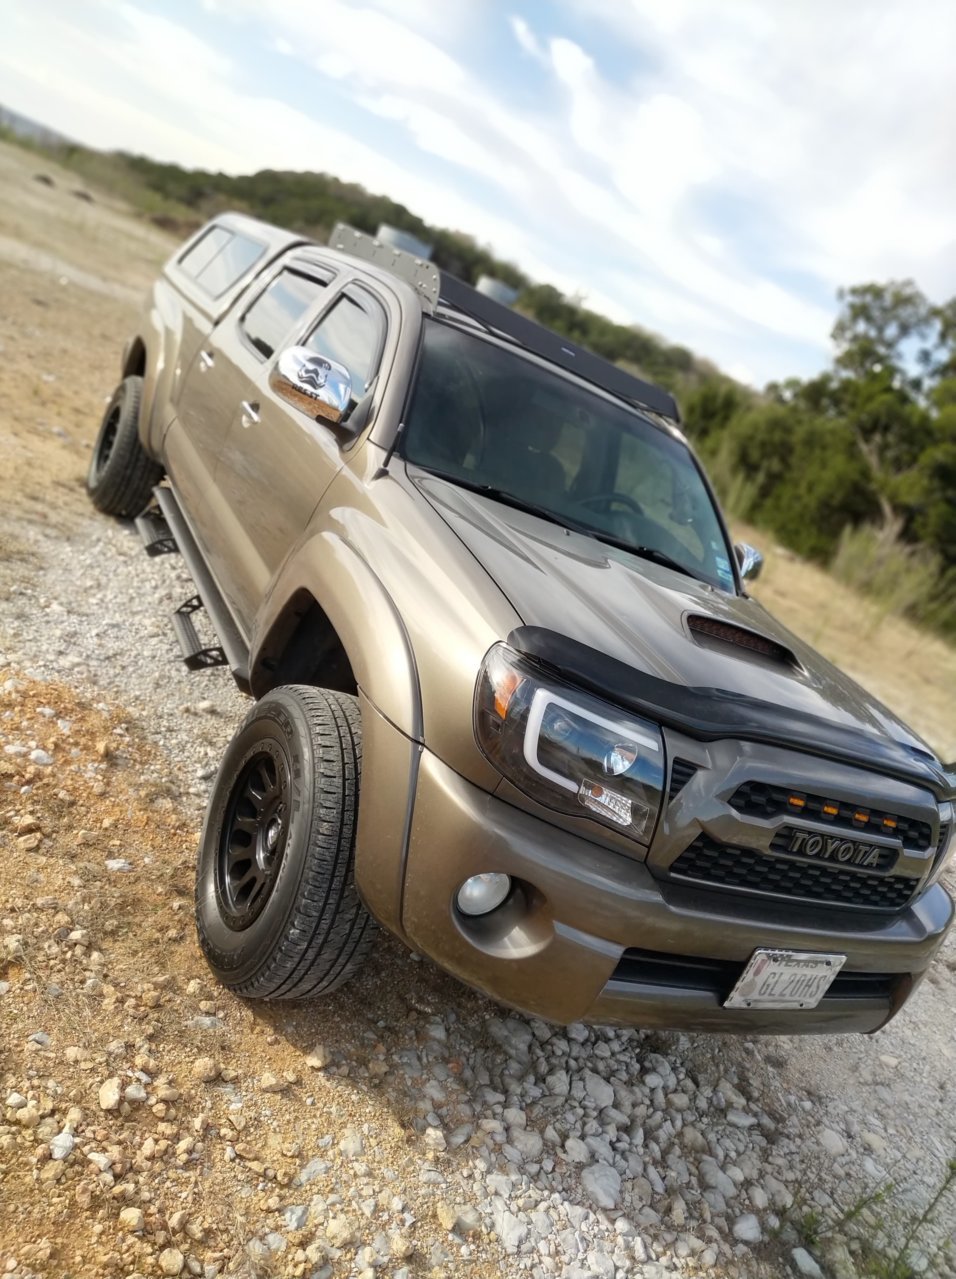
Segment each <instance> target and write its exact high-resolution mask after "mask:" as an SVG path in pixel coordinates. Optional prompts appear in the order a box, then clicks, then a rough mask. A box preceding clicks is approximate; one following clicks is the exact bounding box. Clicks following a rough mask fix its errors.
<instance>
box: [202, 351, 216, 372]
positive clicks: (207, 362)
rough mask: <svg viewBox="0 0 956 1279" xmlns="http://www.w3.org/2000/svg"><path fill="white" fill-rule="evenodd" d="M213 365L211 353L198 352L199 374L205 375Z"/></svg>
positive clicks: (214, 358)
mask: <svg viewBox="0 0 956 1279" xmlns="http://www.w3.org/2000/svg"><path fill="white" fill-rule="evenodd" d="M215 363H216V357H215V356H214V355H213V353H212V351H200V352H199V371H200V373H205V371H206V369H211V368H212V366H213V365H214V364H215Z"/></svg>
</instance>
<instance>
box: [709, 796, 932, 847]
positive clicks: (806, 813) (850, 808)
mask: <svg viewBox="0 0 956 1279" xmlns="http://www.w3.org/2000/svg"><path fill="white" fill-rule="evenodd" d="M792 799H793V800H796V801H798V802H797V803H791V800H792ZM801 800H802V801H803V802H802V803H800V802H799V801H801ZM729 803H730V806H731V808H736V810H737V812H738V813H746V814H747V816H748V817H778V816H779V815H780V814H781V813H789V814H790V816H791V817H794V816H799V817H809V818H812V820H813V821H815V822H826V823H828V824H829V825H831V826H837V827H839V828H840V829H841V830H847V831H856V832H858V833H859V832H861V831H866V832H868V833H872V834H874V835H890V836H892V837H893V838H894V839H899V840H902V842H903V846H904V848H916V849H919V850H920V852H925V851H926V849H928V848H929V847H930V845H931V843H932V840H933V828H932V827H931V826H930V825H929V823H928V822H920V821H916V820H914V819H913V818H912V817H900V816H899V815H898V814H896V813H886V812H883V811H882V810H881V809H876V808H870V807H869V806H868V805H860V804H848V803H847V802H846V801H845V800H839V799H826V798H825V797H824V796H822V795H808V794H807V793H806V792H804V791H798V790H786V789H784V788H783V787H782V786H771V785H770V784H769V783H768V782H744V783H743V785H742V786H738V787H737V789H736V790H735V791H734V793H733V795H731V797H730V800H729ZM825 808H829V809H831V810H832V809H834V808H835V809H836V812H835V813H834V812H832V811H831V812H825V811H824V809H825Z"/></svg>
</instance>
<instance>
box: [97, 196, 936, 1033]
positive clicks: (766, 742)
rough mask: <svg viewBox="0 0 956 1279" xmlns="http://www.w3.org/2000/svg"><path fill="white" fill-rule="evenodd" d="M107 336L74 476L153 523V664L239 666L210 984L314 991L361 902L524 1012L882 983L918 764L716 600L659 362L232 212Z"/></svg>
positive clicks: (697, 497) (774, 630)
mask: <svg viewBox="0 0 956 1279" xmlns="http://www.w3.org/2000/svg"><path fill="white" fill-rule="evenodd" d="M121 371H122V380H121V381H120V383H119V386H118V387H117V389H116V391H115V393H114V395H113V397H112V399H111V400H110V402H109V404H108V407H107V409H106V412H105V415H104V418H103V423H102V427H101V429H100V433H99V437H98V439H97V442H96V445H95V447H94V451H93V457H92V462H91V466H90V472H89V478H88V488H89V493H90V496H91V498H92V500H93V502H94V504H95V505H96V506H97V507H98V508H99V509H100V510H101V511H103V512H106V513H108V514H111V515H115V516H120V517H125V518H135V519H136V520H137V524H138V526H139V529H140V532H141V533H142V536H143V538H144V541H145V543H146V548H147V550H148V551H150V552H151V553H153V554H159V553H161V552H165V551H178V552H179V553H180V554H181V555H182V556H183V557H184V560H185V562H186V565H187V567H188V569H189V572H190V574H191V577H192V579H193V581H194V582H195V592H194V593H193V594H192V595H191V596H190V597H189V598H188V599H187V600H185V601H184V602H183V604H182V605H181V607H180V608H178V609H177V610H176V612H175V614H174V617H173V622H174V626H175V630H176V634H177V636H178V640H179V643H180V645H181V647H182V650H183V654H184V657H185V660H186V663H187V665H189V666H190V667H192V668H203V667H207V666H215V665H226V666H228V667H229V668H230V670H231V672H232V675H233V676H234V678H235V679H236V681H237V682H238V684H239V686H240V687H241V688H242V689H243V690H244V691H246V692H247V693H249V694H250V695H251V697H252V699H254V700H253V704H252V707H251V709H250V711H249V713H248V715H247V717H246V719H245V721H244V722H243V724H242V725H241V726H240V727H239V729H238V731H237V733H236V735H235V737H234V738H233V739H232V741H231V743H230V744H229V746H228V748H227V749H226V751H225V755H224V757H223V760H222V764H221V767H220V768H219V771H218V775H217V777H216V779H215V782H214V784H213V787H212V793H211V798H210V800H209V806H208V811H207V814H206V818H205V823H204V827H203V832H202V837H201V843H200V849H199V859H198V871H197V888H196V917H197V925H198V933H199V939H200V943H201V946H202V949H203V951H204V953H205V956H206V958H207V960H208V962H209V964H210V966H211V967H212V970H213V971H214V973H215V974H216V976H217V977H218V979H219V980H220V981H221V982H223V983H224V984H225V985H226V986H227V987H229V988H230V989H232V990H234V991H236V992H238V993H239V994H241V995H245V996H249V997H255V998H299V997H304V996H310V995H319V994H321V993H323V992H326V991H330V990H332V989H333V988H335V987H336V986H338V985H339V984H340V983H342V982H343V981H345V980H346V979H347V978H348V977H349V976H350V975H351V974H352V973H354V972H355V970H356V969H357V967H358V966H359V964H360V963H361V962H362V960H363V959H364V958H365V957H366V956H367V955H368V953H369V951H370V950H371V949H372V948H373V947H374V946H375V941H376V937H377V936H378V935H379V934H378V927H379V926H380V927H382V928H385V929H387V930H388V931H389V932H391V933H393V934H395V935H396V936H397V937H399V938H400V939H401V940H402V941H404V942H405V943H406V944H407V945H409V946H411V947H414V948H415V949H416V950H417V951H420V952H422V953H423V954H425V955H427V956H430V957H431V958H432V959H433V960H434V961H435V962H436V963H437V964H439V965H440V966H441V967H442V968H444V969H446V970H447V971H448V972H450V973H453V974H455V975H456V976H458V977H459V978H461V979H462V980H463V981H465V982H467V983H469V984H470V985H472V986H474V987H477V988H478V989H480V990H482V991H485V992H487V994H489V995H490V996H492V997H493V998H494V999H497V1000H499V1001H501V1002H503V1003H505V1004H508V1005H511V1006H512V1007H514V1008H517V1009H521V1010H523V1011H525V1012H526V1013H530V1014H534V1015H536V1016H539V1017H542V1018H546V1019H549V1020H552V1021H557V1022H565V1023H566V1022H572V1021H577V1020H583V1021H588V1022H598V1023H602V1022H603V1023H615V1024H624V1025H628V1024H630V1025H639V1026H661V1027H684V1028H689V1029H694V1030H713V1031H740V1032H744V1033H747V1034H754V1033H760V1032H770V1033H787V1034H792V1033H802V1032H845V1031H866V1032H871V1031H875V1030H877V1029H878V1028H879V1027H881V1026H882V1025H884V1024H885V1023H886V1022H887V1021H888V1019H889V1018H890V1017H892V1016H893V1015H894V1013H896V1012H897V1011H898V1010H899V1009H900V1008H901V1007H902V1005H903V1004H904V1003H905V1001H906V1000H907V998H908V997H909V996H910V995H911V994H912V992H913V990H914V989H915V988H916V986H917V985H918V983H919V981H920V979H921V978H922V976H923V975H924V973H925V972H926V969H927V967H928V965H929V964H930V962H931V960H932V958H933V956H934V954H935V952H936V951H937V950H938V948H939V946H940V944H941V942H942V940H943V937H944V935H945V933H946V930H947V928H948V927H949V924H950V921H951V919H952V915H953V904H952V902H951V900H950V897H949V896H948V894H947V892H946V891H945V889H944V887H943V886H942V884H941V882H940V879H941V874H942V871H943V868H944V865H945V863H946V861H947V858H948V856H949V854H950V852H951V851H952V848H953V845H954V842H956V822H954V817H953V800H954V794H956V790H954V787H956V777H954V775H953V771H952V768H951V766H950V767H949V768H947V767H945V766H944V765H943V764H942V763H941V762H940V760H939V759H938V758H937V757H936V756H935V755H934V754H933V752H932V751H931V750H930V749H929V747H928V746H927V745H926V744H925V743H924V742H923V741H921V740H920V739H919V738H918V737H917V736H916V735H915V734H914V733H913V732H912V731H911V730H910V729H908V728H907V727H906V725H905V724H903V723H902V722H901V721H900V720H899V719H898V718H896V716H895V715H893V714H892V713H891V712H890V711H889V710H887V709H886V708H885V707H884V706H882V705H881V704H880V703H879V702H877V701H876V700H875V699H874V698H873V697H871V696H870V695H869V694H868V693H866V692H865V691H864V690H863V689H862V688H860V687H859V686H858V685H857V684H855V683H854V682H853V681H851V680H850V679H848V678H847V677H846V676H845V675H843V674H842V673H841V672H840V671H838V670H837V669H835V668H834V667H833V666H832V665H830V663H828V662H827V661H825V660H824V659H823V658H821V657H820V656H819V655H818V654H817V653H816V652H814V651H813V650H812V649H811V648H810V647H808V645H807V644H805V643H803V642H802V641H801V640H800V639H799V638H798V637H797V636H796V635H794V634H792V633H791V632H790V631H788V630H787V629H785V628H784V627H783V626H782V625H781V624H780V623H779V622H777V621H776V620H774V618H773V617H772V616H771V615H770V614H769V613H768V612H767V611H766V610H765V609H764V608H763V607H762V606H761V605H760V604H759V603H758V602H757V601H756V600H755V599H754V598H752V596H751V595H750V593H749V591H748V585H747V583H748V579H750V578H752V577H753V576H755V574H756V572H757V570H758V569H759V567H760V562H761V561H760V557H759V555H758V553H757V552H756V551H754V550H753V549H752V548H751V547H749V546H745V545H737V546H734V545H733V544H732V543H731V539H730V536H729V534H728V531H727V526H726V523H725V521H724V518H723V516H722V514H721V511H720V508H719V506H718V503H717V501H716V498H715V496H714V493H713V490H712V488H711V486H710V484H709V482H708V480H707V477H706V475H705V474H704V472H703V470H702V468H701V466H700V464H699V462H698V461H697V459H696V458H695V456H694V453H693V451H692V449H691V448H690V446H689V445H688V442H687V440H686V439H685V438H684V435H683V434H682V432H681V429H680V418H679V414H678V410H677V406H676V404H675V402H674V400H673V399H672V397H671V396H670V395H669V394H668V393H667V392H665V391H663V390H661V389H660V388H658V387H655V386H652V385H650V384H649V383H647V382H644V381H642V380H641V379H639V378H637V377H635V376H632V375H631V374H630V373H628V372H626V371H624V370H622V369H620V368H618V367H616V366H614V365H612V364H610V363H607V362H605V361H604V360H602V359H600V358H598V357H597V356H596V355H594V354H593V353H591V352H589V351H586V350H584V349H582V348H580V347H578V346H576V345H574V344H573V343H571V342H569V341H568V340H566V339H565V338H563V337H559V336H558V335H557V334H555V333H552V332H550V331H549V330H547V329H545V328H543V327H541V326H539V325H537V324H535V323H533V322H532V321H531V320H530V319H528V318H526V317H525V316H523V315H522V314H520V312H517V311H514V310H511V309H508V308H505V307H503V306H501V305H500V304H498V303H497V302H495V301H493V300H491V299H490V298H488V297H486V296H484V295H483V294H481V293H479V292H477V291H476V290H473V289H471V288H469V287H468V286H467V285H465V284H463V283H462V282H461V281H459V280H457V279H455V278H453V277H451V276H449V275H447V274H445V273H442V272H439V271H438V270H437V269H436V268H435V267H434V266H433V265H432V264H430V263H428V262H426V261H423V260H419V259H416V258H413V257H411V256H409V255H408V254H405V253H402V252H399V251H396V250H394V249H392V248H390V247H388V246H387V245H384V244H382V243H379V242H378V241H376V240H374V239H372V238H371V237H369V236H367V235H364V234H361V233H359V232H356V231H353V230H351V229H350V228H347V227H343V226H340V227H337V228H336V230H335V232H334V233H333V236H332V239H331V242H330V244H329V245H328V246H320V245H319V244H316V243H314V242H311V241H309V240H306V239H304V238H302V237H299V236H296V235H293V234H291V233H289V232H286V231H283V230H280V229H278V228H275V227H271V226H268V225H265V224H263V223H261V222H258V221H254V220H252V219H250V218H246V217H243V216H240V215H238V214H229V215H224V216H222V217H218V218H216V219H215V220H214V221H213V222H212V223H210V224H209V225H208V226H206V227H204V228H203V229H202V230H201V231H200V232H198V233H197V234H196V235H195V236H194V237H193V238H192V239H191V240H189V241H188V242H187V243H186V244H185V245H184V246H183V248H182V249H181V250H180V251H178V252H177V253H176V254H175V256H174V257H173V258H172V260H171V261H170V262H169V263H168V264H167V265H166V267H165V268H164V270H163V272H162V275H161V277H160V278H159V280H158V281H157V283H156V284H155V286H154V288H153V290H152V293H151V296H150V298H149V301H148V305H147V306H146V308H145V311H144V314H143V317H142V321H141V323H140V324H139V326H138V327H137V329H136V330H135V332H134V333H133V335H132V336H131V339H130V341H129V342H128V343H127V345H126V348H125V351H124V353H123V357H122V370H121ZM202 617H205V618H206V621H201V618H202ZM197 621H199V622H201V624H200V625H199V626H197ZM204 631H208V633H209V634H212V635H214V637H215V638H214V641H210V640H209V637H208V635H207V637H206V638H205V639H204V638H203V637H202V636H203V632H204Z"/></svg>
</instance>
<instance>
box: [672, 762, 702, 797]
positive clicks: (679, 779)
mask: <svg viewBox="0 0 956 1279" xmlns="http://www.w3.org/2000/svg"><path fill="white" fill-rule="evenodd" d="M696 772H697V765H696V764H691V763H690V761H689V760H686V759H675V760H674V762H673V764H671V784H670V786H669V787H668V788H667V802H668V804H669V803H670V802H671V800H672V799H673V798H674V796H675V795H676V794H677V792H678V791H681V790H683V789H684V787H685V786H686V785H687V783H688V782H689V781H690V779H691V778H692V777H693V776H694V774H695V773H696Z"/></svg>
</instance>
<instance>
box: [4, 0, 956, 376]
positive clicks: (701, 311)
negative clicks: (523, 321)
mask: <svg viewBox="0 0 956 1279" xmlns="http://www.w3.org/2000/svg"><path fill="white" fill-rule="evenodd" d="M205 4H206V7H207V8H210V9H211V8H212V7H215V9H216V20H217V21H218V22H221V23H226V22H235V21H236V20H241V23H242V26H241V33H242V35H243V37H244V38H245V42H246V47H248V48H251V47H252V46H253V44H254V42H258V43H259V44H260V45H261V46H262V47H267V48H269V49H271V50H278V51H281V52H282V53H283V54H284V55H286V56H287V57H288V58H290V59H294V60H297V61H298V62H299V63H300V69H299V71H298V72H297V77H298V79H299V81H300V82H301V75H302V74H303V73H304V74H312V75H313V76H314V77H315V85H316V92H315V95H314V98H313V99H312V100H311V101H310V103H309V105H308V106H305V105H303V106H301V107H296V106H293V105H290V102H288V101H285V100H284V96H285V95H284V92H283V86H282V85H281V84H279V85H272V86H269V85H268V82H267V81H265V80H264V78H263V76H261V75H260V74H258V67H257V64H256V62H255V60H254V59H253V58H252V57H251V56H248V57H247V61H245V62H243V63H241V64H239V63H236V62H233V61H231V60H230V58H229V57H227V56H226V55H224V54H223V53H222V52H221V51H220V50H219V49H218V48H214V47H212V46H211V45H209V44H207V43H204V42H203V41H202V40H200V39H199V38H198V37H197V36H196V35H194V34H191V33H190V32H189V31H187V30H185V29H184V27H183V26H182V25H181V24H180V23H177V22H174V21H172V20H171V19H169V18H166V17H163V16H161V15H160V14H158V13H157V12H156V11H155V10H154V9H150V10H141V9H138V8H136V6H135V4H134V3H131V2H129V0H123V2H120V0H90V2H89V3H88V4H87V6H84V7H83V8H82V9H81V8H80V7H78V6H75V5H72V4H68V3H67V2H66V0H49V3H48V5H47V9H46V12H45V13H44V14H43V15H39V14H36V15H35V14H34V11H33V10H32V9H27V8H26V7H25V6H24V7H15V8H13V9H12V10H11V12H10V13H9V14H8V15H7V16H6V19H5V29H4V42H3V45H2V46H0V71H2V76H3V80H4V89H3V91H2V92H3V97H4V98H5V99H6V100H7V103H8V105H11V106H13V107H14V108H15V109H19V110H23V111H25V112H26V113H27V114H33V115H36V116H37V117H39V118H41V119H43V120H45V121H46V122H47V123H49V124H51V125H53V126H54V127H58V128H60V129H62V130H63V131H64V132H67V133H73V134H76V135H78V136H81V137H82V138H83V139H84V140H88V141H90V142H93V143H94V144H96V145H102V146H114V147H116V146H118V147H124V148H128V149H133V150H145V151H147V152H150V153H153V154H157V155H159V156H161V157H163V158H173V159H178V160H180V161H183V162H185V163H193V164H200V165H203V166H208V167H213V168H224V169H226V170H229V171H243V170H250V169H254V168H257V167H275V168H320V169H324V170H326V171H330V172H335V173H338V174H339V175H340V176H342V177H343V178H345V179H347V180H351V181H358V182H361V183H363V184H364V185H365V186H367V187H368V188H369V189H371V190H375V191H382V192H385V193H387V194H389V195H390V196H392V197H394V198H396V199H398V200H401V201H403V202H404V203H406V204H407V205H409V207H411V208H413V209H414V210H415V211H416V212H417V213H420V214H421V215H422V216H424V217H425V218H427V219H429V220H430V221H432V222H435V223H437V224H439V225H447V226H452V227H456V228H458V229H461V230H465V231H468V232H470V233H471V234H473V235H475V236H476V238H478V239H479V240H480V241H482V242H485V243H489V244H491V245H492V246H493V247H494V248H495V250H496V251H497V252H499V253H501V254H502V255H504V256H507V257H510V258H512V259H513V260H515V261H517V262H518V263H519V264H520V265H522V266H523V267H524V268H525V269H526V270H527V271H528V272H529V273H530V274H532V275H533V276H535V277H536V278H541V279H543V280H547V281H548V282H551V283H554V284H556V285H557V286H558V287H559V288H562V289H563V290H564V291H565V292H568V293H571V294H583V295H584V296H585V297H586V299H587V301H588V304H589V305H591V306H594V307H595V308H596V309H601V310H605V311H607V313H609V314H612V315H613V316H614V317H615V318H622V319H627V318H633V319H634V320H637V321H638V322H640V323H641V324H642V325H644V326H645V327H647V328H650V329H653V330H656V331H657V332H660V333H663V334H665V335H666V336H667V338H668V339H669V340H671V341H675V342H680V343H682V344H684V345H687V346H690V347H692V348H693V349H695V350H697V351H698V352H699V353H700V354H702V355H706V356H710V357H712V358H715V359H716V360H717V361H718V362H720V363H723V364H725V365H727V366H728V367H729V366H730V365H731V364H733V365H734V366H735V367H737V368H740V369H744V367H745V366H746V369H747V372H748V374H750V377H751V378H753V377H758V378H768V377H771V376H784V375H786V374H787V373H789V372H791V371H794V361H797V362H802V364H800V368H801V369H802V370H803V371H809V367H808V365H809V364H811V363H812V361H813V360H816V361H817V362H822V361H823V359H824V358H825V354H826V347H827V342H828V334H829V329H830V326H831V323H832V303H831V301H830V298H831V297H832V293H833V290H834V288H835V286H836V285H837V284H839V283H852V282H854V281H856V280H860V279H867V278H885V277H887V276H888V275H891V274H908V273H915V274H916V275H917V278H918V279H919V282H920V283H921V284H922V286H923V287H924V288H926V289H928V290H929V291H931V292H938V293H939V294H941V295H943V296H946V295H948V294H952V293H954V292H956V253H954V239H953V232H952V229H951V228H952V213H951V211H952V209H953V207H954V206H956V167H954V166H953V165H952V156H953V154H954V153H956V110H954V109H953V108H954V105H956V102H954V95H953V91H952V89H951V88H950V80H951V74H950V67H949V65H948V64H949V61H950V58H951V51H952V48H953V47H954V44H956V6H953V5H952V4H951V3H950V0H910V3H909V4H908V5H907V6H905V7H903V6H898V5H894V4H893V3H892V0H858V2H857V3H856V4H855V5H852V6H850V5H840V4H838V3H833V0H801V3H800V4H792V5H768V4H767V3H765V0H735V2H734V3H733V4H732V5H728V4H727V3H726V2H725V0H669V2H668V3H667V4H660V3H659V0H563V4H564V6H565V7H566V8H568V9H571V10H573V9H578V10H579V11H580V13H581V14H583V15H584V16H586V18H587V30H588V31H589V36H588V44H587V47H583V46H582V45H581V44H579V43H577V42H576V41H574V40H572V39H570V38H569V37H568V36H567V35H566V34H563V33H562V32H563V30H564V29H565V24H564V23H563V22H562V20H561V11H560V10H559V9H552V10H550V11H544V16H542V10H541V9H538V8H535V9H532V8H531V7H530V6H528V7H526V6H524V5H521V4H519V3H517V0H515V3H514V4H513V6H512V7H513V9H514V10H515V12H512V13H511V14H510V16H509V15H508V13H507V11H505V12H501V13H496V11H495V8H492V7H490V6H488V5H487V3H486V2H485V0H455V3H453V4H444V5H439V4H435V3H434V0H364V2H359V3H347V2H346V0H323V3H322V5H321V8H320V10H319V12H318V14H317V11H316V6H315V5H314V3H312V0H230V4H229V5H228V6H226V5H224V4H221V3H219V4H217V5H215V6H213V4H212V0H205ZM519 10H520V11H519ZM494 23H498V24H499V26H500V28H501V30H498V28H497V27H494V26H493V24H494ZM236 30H237V31H239V30H240V29H239V28H237V29H236ZM492 31H494V33H495V34H494V35H493V36H492ZM502 39H504V40H511V41H512V42H513V44H512V46H511V49H510V50H508V51H502V59H501V62H502V65H515V66H523V67H524V68H525V69H526V72H527V79H528V84H527V85H525V84H524V83H523V79H522V80H519V81H518V82H515V83H512V84H508V85H502V83H501V81H500V77H499V78H498V79H495V78H494V77H492V80H491V81H489V80H488V78H487V74H486V70H485V69H484V67H482V69H479V65H478V57H479V52H480V47H482V41H484V46H483V47H484V51H485V55H486V60H487V57H492V58H494V54H495V51H494V49H493V48H491V43H492V41H493V40H494V41H499V42H500V40H502ZM609 39H610V40H613V42H614V44H615V46H616V57H615V62H614V65H615V67H616V68H618V69H617V70H616V71H615V73H614V74H613V75H612V74H611V72H610V70H609V67H608V64H607V63H606V60H605V58H604V53H603V51H605V50H606V49H607V47H608V41H609ZM224 47H228V48H230V49H232V50H234V51H235V52H234V53H233V57H235V58H237V59H238V58H240V57H241V56H242V54H241V53H240V49H241V48H242V47H243V46H242V42H241V41H238V40H237V41H230V42H228V44H225V45H224ZM489 49H490V52H489ZM509 57H510V59H511V62H510V63H509V61H508V59H509ZM628 57H630V58H631V59H632V61H633V72H632V73H631V74H630V75H623V76H622V75H621V73H620V70H619V68H620V66H621V64H622V61H624V62H625V63H626V61H627V58H628ZM495 62H497V59H495ZM171 67H172V68H174V69H175V72H174V74H170V68H171ZM532 83H533V85H534V89H533V91H531V92H529V91H528V89H529V88H530V86H531V84H532ZM343 100H344V101H345V102H346V103H350V104H351V106H350V107H349V109H347V110H346V111H344V112H343V111H341V110H340V109H334V108H333V107H332V106H331V103H332V102H334V103H335V104H336V107H337V108H340V107H341V104H342V102H343ZM374 118H377V119H378V120H379V121H381V128H380V130H379V131H378V133H377V134H376V132H375V130H371V129H369V128H368V122H369V120H370V119H374ZM360 121H364V127H363V128H362V134H363V137H364V139H365V140H364V141H363V140H360V138H359V137H357V136H356V133H357V130H358V129H359V127H360V123H359V122H360ZM731 210H738V212H736V213H733V212H731ZM794 280H799V281H801V283H800V285H799V287H798V286H797V285H796V284H794V283H792V281H794ZM813 352H816V353H817V354H816V356H814V355H813Z"/></svg>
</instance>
